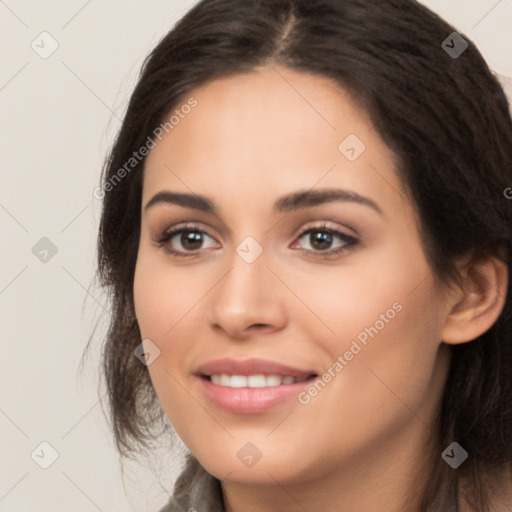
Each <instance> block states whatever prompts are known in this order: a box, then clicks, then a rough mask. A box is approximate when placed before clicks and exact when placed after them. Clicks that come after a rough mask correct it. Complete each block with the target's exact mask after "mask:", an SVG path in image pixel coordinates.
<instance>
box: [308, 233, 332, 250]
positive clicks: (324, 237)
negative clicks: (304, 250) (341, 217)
mask: <svg viewBox="0 0 512 512" xmlns="http://www.w3.org/2000/svg"><path fill="white" fill-rule="evenodd" d="M317 242H318V243H317ZM331 243H332V235H331V233H326V232H323V231H316V234H315V235H314V236H313V243H312V244H311V246H312V247H314V248H316V249H318V250H320V251H322V250H325V249H328V248H329V246H330V245H331ZM322 244H323V245H322Z"/></svg>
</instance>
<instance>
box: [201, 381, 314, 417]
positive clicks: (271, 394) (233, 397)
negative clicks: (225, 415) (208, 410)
mask: <svg viewBox="0 0 512 512" xmlns="http://www.w3.org/2000/svg"><path fill="white" fill-rule="evenodd" d="M314 379H315V378H314V377H312V378H310V379H308V380H305V381H303V382H296V383H294V384H281V385H279V386H269V387H266V388H230V387H227V386H220V385H219V384H214V383H213V382H211V381H209V380H208V379H205V378H204V377H199V380H200V381H201V385H202V388H203V391H204V393H205V395H206V396H207V397H208V398H209V399H210V400H211V401H212V402H213V403H214V404H215V405H217V406H218V407H220V408H221V409H224V410H226V411H229V412H233V413H237V414H256V413H259V412H265V411H268V410H269V409H271V408H272V407H275V406H277V405H279V404H281V403H283V402H286V401H287V400H290V399H291V398H294V397H296V396H297V395H298V394H299V393H300V392H301V390H302V389H304V387H305V386H307V385H309V384H311V382H313V380H314Z"/></svg>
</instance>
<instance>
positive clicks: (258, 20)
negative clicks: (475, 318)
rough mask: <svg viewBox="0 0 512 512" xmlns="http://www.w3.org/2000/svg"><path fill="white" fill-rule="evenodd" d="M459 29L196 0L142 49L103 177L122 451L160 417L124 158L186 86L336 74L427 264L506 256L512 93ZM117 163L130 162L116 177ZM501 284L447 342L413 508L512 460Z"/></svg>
mask: <svg viewBox="0 0 512 512" xmlns="http://www.w3.org/2000/svg"><path fill="white" fill-rule="evenodd" d="M454 31H455V29H454V28H453V27H451V26H450V25H449V24H447V23H446V22H445V21H444V20H442V19H441V18H439V17H438V16H437V15H435V14H434V13H432V12H431V11H430V10H428V9H427V8H426V7H424V6H422V5H421V4H420V3H418V2H416V1H414V0H388V1H386V2H375V1H372V0H315V1H314V2H312V1H310V0H203V1H201V2H199V3H198V4H197V5H195V6H194V7H193V8H192V9H191V10H190V11H189V12H188V13H187V14H186V15H185V16H184V17H183V18H182V19H181V20H180V21H179V22H178V23H177V24H176V26H175V27H174V28H173V29H172V30H171V31H170V32H169V33H168V34H167V35H166V36H165V37H164V38H163V40H162V41H161V42H160V43H159V44H158V46H157V47H156V48H155V49H154V50H153V51H152V52H151V54H150V55H149V56H148V58H147V59H146V61H145V63H144V66H143V69H142V71H141V75H140V79H139V81H138V84H137V86H136V88H135V90H134V92H133V94H132V96H131V100H130V103H129V106H128V109H127V112H126V115H125V117H124V120H123V124H122V127H121V129H120V132H119V134H118V136H117V139H116V141H115V144H114V146H113V149H112V151H111V153H110V155H109V158H108V160H107V162H106V164H105V167H104V170H103V176H102V195H104V198H103V210H102V217H101V224H100V231H99V238H98V270H99V272H98V276H99V279H100V281H101V283H102V285H103V286H104V287H106V289H107V290H108V292H109V293H110V297H111V303H112V314H111V322H110V327H109V331H108V334H107V336H106V340H105V344H104V353H103V372H104V376H105V379H106V384H107V389H108V397H109V405H110V419H111V422H112V428H113V432H114V436H115V440H116V443H117V447H118V449H119V451H120V452H121V453H122V454H123V455H125V456H131V455H134V454H137V452H138V451H140V450H141V449H142V447H144V446H148V445H149V444H150V442H151V440H152V439H154V436H155V435H156V432H155V425H156V424H157V423H158V422H159V420H161V419H162V416H163V413H162V410H161V407H160V405H159V402H158V400H157V398H156V395H155V392H154V390H153V387H152V385H151V382H150V379H149V374H148V371H147V368H146V367H145V366H144V365H142V364H141V363H140V362H139V360H138V359H137V358H136V357H134V354H133V352H134V349H135V348H136V346H137V345H138V344H140V342H141V338H140V332H139V328H138V325H137V321H136V318H135V313H134V301H133V278H134V270H135V264H136V258H137V249H138V244H139V229H140V209H141V195H142V177H143V169H144V162H145V158H141V159H140V161H137V162H132V163H133V164H134V165H130V167H129V169H128V170H127V167H126V163H127V162H128V161H129V159H130V158H131V157H132V155H133V152H134V151H137V150H138V149H139V148H141V147H142V146H144V145H145V144H147V140H148V137H153V135H152V134H153V133H154V130H155V129H156V128H157V127H158V126H159V125H160V123H161V122H162V121H164V119H165V117H166V116H168V115H169V112H170V111H171V110H172V109H174V108H175V107H176V106H177V105H178V103H179V101H182V100H183V98H185V97H186V95H187V94H188V93H190V92H191V91H192V90H193V89H194V88H197V87H199V86H201V85H203V84H205V83H207V82H209V81H212V80H215V79H216V78H219V77H221V76H226V75H229V74H235V73H241V72H247V71H251V70H253V69H254V68H256V67H258V66H262V65H266V64H279V65H282V66H287V67H289V68H291V69H294V70H297V71H303V72H307V73H314V74H317V75H321V76H325V77H328V78H331V79H333V80H334V81H336V83H338V84H339V85H340V86H341V87H342V88H344V89H345V90H347V91H348V92H349V93H350V94H351V95H352V97H353V98H354V99H355V100H356V101H357V102H358V104H359V105H360V106H361V108H362V109H364V110H365V111H366V112H368V114H369V115H370V116H371V119H372V121H373V123H374V125H375V127H376V129H377V130H378V133H379V134H380V136H381V137H382V139H383V140H384V141H385V142H386V144H387V145H388V146H389V147H390V148H391V149H392V150H393V151H394V152H395V153H396V155H397V156H398V160H399V165H398V169H397V170H398V173H399V175H400V177H401V179H402V181H403V183H404V184H405V185H406V187H407V188H408V190H409V191H410V195H411V197H412V199H413V201H414V203H415V206H416V208H417V210H418V212H419V215H420V219H421V234H422V239H423V244H424V249H425V253H426V255H427V257H428V261H429V263H430V265H431V267H432V269H433V270H434V272H435V275H436V276H437V277H438V278H439V279H442V280H443V281H445V282H447V281H456V280H457V272H456V267H455V264H454V261H455V259H456V258H457V257H459V256H461V255H466V254H468V253H470V252H471V251H473V250H475V251H477V252H482V254H483V253H484V252H485V251H487V252H491V253H492V254H496V255H498V256H499V257H500V258H501V259H503V260H504V261H505V262H506V264H507V266H508V268H509V269H510V268H511V254H512V251H511V241H512V233H511V229H512V200H510V199H507V197H506V193H504V191H505V190H506V189H507V188H509V187H511V186H512V121H511V116H510V111H509V104H508V102H507V98H506V96H505V94H504V92H503V89H502V88H501V86H500V85H499V83H498V81H497V80H496V78H495V77H494V76H493V74H492V72H491V71H490V70H489V68H488V66H487V64H486V63H485V61H484V59H483V57H482V56H481V54H480V53H479V51H478V50H477V48H476V47H475V46H474V45H473V43H472V42H471V41H470V40H469V38H467V37H466V36H465V35H464V34H461V35H460V36H461V37H462V38H463V39H464V40H465V41H466V42H467V44H468V47H467V48H466V49H465V51H463V52H462V53H461V54H460V55H458V56H456V55H454V54H453V53H451V54H450V52H449V51H446V50H447V48H446V46H444V47H443V41H445V40H447V38H449V36H450V35H451V34H452V33H453V32H454ZM448 40H449V39H448ZM452 41H453V40H452ZM458 41H459V42H460V40H458ZM454 46H455V43H450V45H449V47H454ZM123 166H124V169H125V171H127V172H125V173H121V174H122V179H116V180H114V178H115V176H117V177H118V178H119V176H120V173H119V170H120V169H122V168H123ZM114 182H115V183H114ZM109 183H110V185H108V184H109ZM510 286H511V284H510V282H509V285H508V295H507V299H506V304H505V306H504V310H503V312H502V314H501V316H500V317H499V319H498V320H497V322H496V323H495V324H494V325H493V326H492V328H491V329H489V330H488V331H487V332H486V333H485V334H483V335H482V336H480V337H479V338H478V339H476V340H474V341H471V342H469V343H464V344H461V345H457V346H453V347H452V348H451V350H452V362H451V368H450V371H449V376H448V379H447V383H446V387H445V391H444V395H443V400H442V404H441V408H440V412H439V418H438V425H439V431H438V447H439V451H438V453H435V454H433V458H432V461H430V466H429V478H428V479H427V482H426V485H425V489H424V490H422V496H423V498H422V508H421V510H422V511H427V510H430V509H431V508H432V507H433V506H434V504H435V503H437V501H436V500H438V499H439V496H440V494H446V495H448V494H451V495H454V496H456V495H457V489H459V482H460V481H461V479H462V478H464V479H465V481H467V482H468V486H467V487H468V489H470V490H471V492H469V494H468V499H469V501H470V503H471V505H472V507H473V508H474V509H475V510H478V511H479V512H484V511H487V510H490V509H489V506H490V505H489V503H490V497H491V492H492V490H491V487H490V483H489V482H490V475H492V474H493V473H494V472H498V471H500V470H503V469H504V468H507V467H510V463H511V461H512V314H511V313H512V303H511V293H510ZM160 424H161V423H160ZM454 440H455V441H457V442H458V443H459V444H460V445H461V446H463V447H464V448H465V450H466V451H467V452H468V454H469V457H468V459H467V461H466V462H465V463H464V464H462V465H461V466H460V467H459V468H458V469H457V470H454V469H452V468H450V467H449V466H448V465H447V464H446V463H445V462H444V460H442V459H441V453H442V451H443V450H444V449H445V448H446V447H447V446H448V445H450V443H451V442H452V441H454ZM486 476H487V477H488V478H484V477H486Z"/></svg>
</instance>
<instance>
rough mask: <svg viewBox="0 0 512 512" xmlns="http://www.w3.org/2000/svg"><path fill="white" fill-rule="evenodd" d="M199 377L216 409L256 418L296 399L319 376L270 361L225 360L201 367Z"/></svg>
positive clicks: (197, 375) (197, 374) (203, 389)
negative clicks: (257, 415) (259, 414)
mask: <svg viewBox="0 0 512 512" xmlns="http://www.w3.org/2000/svg"><path fill="white" fill-rule="evenodd" d="M196 377H198V378H199V381H200V384H201V388H202V392H203V394H204V395H205V396H206V398H207V399H208V400H209V401H211V402H212V403H213V404H214V405H215V406H217V407H219V408H221V409H223V410H225V411H228V412H231V413H235V414H254V413H261V412H265V411H267V410H269V409H271V408H273V407H275V406H277V405H279V404H281V403H283V402H285V401H288V400H291V399H293V398H294V397H296V396H297V395H298V394H299V393H300V391H301V390H302V389H303V388H304V387H305V386H306V385H308V384H310V383H312V382H313V381H314V379H316V378H317V377H318V374H317V373H316V372H314V371H310V370H302V369H299V368H294V367H291V366H285V365H283V364H281V363H277V362H273V361H268V360H261V359H250V360H245V361H237V360H233V359H222V360H216V361H211V362H209V363H206V364H205V365H202V366H201V367H199V369H198V371H197V372H196Z"/></svg>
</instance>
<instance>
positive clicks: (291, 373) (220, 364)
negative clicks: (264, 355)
mask: <svg viewBox="0 0 512 512" xmlns="http://www.w3.org/2000/svg"><path fill="white" fill-rule="evenodd" d="M219 374H226V375H279V376H282V377H295V378H304V377H306V378H307V377H311V376H312V375H316V374H315V372H313V371H308V370H301V369H299V368H293V367H291V366H286V365H284V364H281V363H277V362H275V361H269V360H266V359H244V360H236V359H229V358H226V359H215V360H213V361H208V362H207V363H205V364H202V365H201V366H200V367H199V368H198V370H197V375H206V376H210V375H219Z"/></svg>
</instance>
